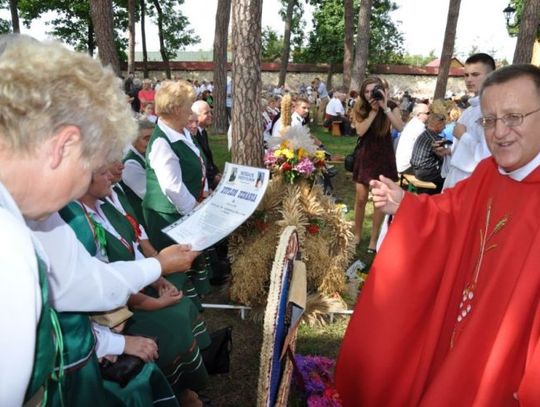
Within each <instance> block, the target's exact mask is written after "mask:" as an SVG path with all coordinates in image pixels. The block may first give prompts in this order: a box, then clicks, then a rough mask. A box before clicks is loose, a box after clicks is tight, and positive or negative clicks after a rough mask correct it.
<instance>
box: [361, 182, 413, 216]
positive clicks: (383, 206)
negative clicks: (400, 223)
mask: <svg viewBox="0 0 540 407" xmlns="http://www.w3.org/2000/svg"><path fill="white" fill-rule="evenodd" d="M369 185H370V186H371V193H372V194H373V204H374V205H375V207H376V208H378V209H380V210H382V211H383V212H384V213H386V214H388V215H393V214H395V213H396V212H397V210H398V208H399V204H400V203H401V201H402V200H403V196H404V195H405V191H403V190H402V189H401V188H400V187H399V185H398V184H396V183H395V182H394V181H392V180H391V179H390V178H386V177H384V176H382V175H379V181H377V180H375V179H373V180H371V181H370V183H369Z"/></svg>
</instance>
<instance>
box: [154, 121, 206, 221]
mask: <svg viewBox="0 0 540 407" xmlns="http://www.w3.org/2000/svg"><path fill="white" fill-rule="evenodd" d="M160 138H161V139H163V140H165V141H166V142H167V143H168V144H169V145H170V146H171V149H172V150H173V151H174V153H175V154H176V156H177V157H179V161H180V168H181V170H182V182H183V183H184V185H185V186H186V187H187V189H188V191H189V192H190V194H191V195H193V196H194V197H195V199H197V200H198V199H199V197H200V196H201V193H202V190H203V187H204V184H203V182H204V178H203V176H204V170H203V168H204V167H205V165H206V164H205V163H204V161H205V160H206V158H205V157H204V154H203V153H202V152H201V158H202V160H203V162H202V163H201V160H200V159H199V157H198V156H197V154H195V153H194V152H193V150H191V149H190V148H189V146H188V145H187V144H186V143H185V142H184V141H182V140H179V141H176V142H174V143H171V141H170V140H169V138H168V137H167V136H166V135H165V133H163V131H162V130H161V129H160V128H159V127H156V128H155V129H154V132H153V133H152V137H151V139H150V143H149V144H148V148H147V149H146V161H147V165H146V195H145V196H144V199H143V208H147V209H151V210H153V211H156V212H163V213H178V211H177V210H176V207H175V206H174V205H173V204H172V203H171V202H170V201H169V199H168V198H167V197H166V196H165V194H164V193H163V192H162V191H161V188H160V186H159V182H158V179H157V177H156V173H155V172H154V169H153V168H152V166H151V165H150V163H149V162H148V156H149V154H150V152H151V151H152V146H153V144H154V142H155V141H156V140H157V139H160ZM199 150H200V149H199ZM182 215H185V214H182Z"/></svg>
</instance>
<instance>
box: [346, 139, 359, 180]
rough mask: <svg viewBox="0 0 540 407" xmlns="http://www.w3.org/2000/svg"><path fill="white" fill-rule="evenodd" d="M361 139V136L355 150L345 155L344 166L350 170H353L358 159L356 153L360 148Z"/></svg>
mask: <svg viewBox="0 0 540 407" xmlns="http://www.w3.org/2000/svg"><path fill="white" fill-rule="evenodd" d="M361 141H362V139H361V138H360V137H359V138H358V141H357V142H356V146H354V150H353V152H352V153H350V154H347V155H346V156H345V161H344V162H343V166H344V167H345V169H346V170H347V171H349V172H353V170H354V160H355V159H356V153H357V151H358V149H359V148H360V143H361Z"/></svg>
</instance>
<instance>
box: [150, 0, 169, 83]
mask: <svg viewBox="0 0 540 407" xmlns="http://www.w3.org/2000/svg"><path fill="white" fill-rule="evenodd" d="M152 2H153V3H154V7H155V8H156V11H157V15H158V33H159V34H158V35H159V53H160V54H161V59H162V60H163V62H165V74H166V75H167V79H171V66H170V65H169V57H168V55H167V50H166V49H165V38H164V36H163V10H161V5H160V4H159V0H152Z"/></svg>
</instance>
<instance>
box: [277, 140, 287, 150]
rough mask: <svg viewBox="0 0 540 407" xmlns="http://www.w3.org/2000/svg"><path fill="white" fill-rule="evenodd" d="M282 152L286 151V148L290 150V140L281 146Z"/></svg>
mask: <svg viewBox="0 0 540 407" xmlns="http://www.w3.org/2000/svg"><path fill="white" fill-rule="evenodd" d="M279 147H280V148H281V149H282V150H285V149H286V148H289V140H285V141H284V142H283V143H281V145H280V146H279Z"/></svg>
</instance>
